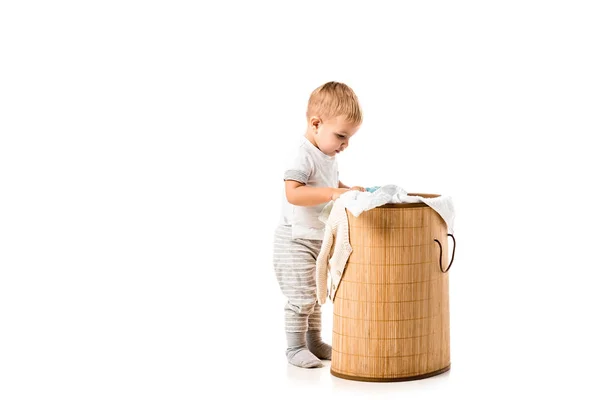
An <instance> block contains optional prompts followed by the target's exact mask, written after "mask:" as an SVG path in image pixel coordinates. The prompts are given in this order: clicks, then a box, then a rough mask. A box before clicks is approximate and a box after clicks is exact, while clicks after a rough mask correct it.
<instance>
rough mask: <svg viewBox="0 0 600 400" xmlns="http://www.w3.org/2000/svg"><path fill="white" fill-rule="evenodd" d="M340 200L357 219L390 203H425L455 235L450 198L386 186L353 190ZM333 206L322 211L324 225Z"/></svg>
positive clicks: (328, 206)
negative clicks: (414, 194) (410, 194)
mask: <svg viewBox="0 0 600 400" xmlns="http://www.w3.org/2000/svg"><path fill="white" fill-rule="evenodd" d="M340 199H341V200H342V201H343V203H344V206H345V207H346V209H347V210H348V211H350V212H351V213H352V215H354V216H355V217H358V216H359V215H360V214H361V213H363V212H364V211H367V210H370V209H373V208H375V207H379V206H381V205H384V204H388V203H425V204H427V205H428V206H429V207H431V208H433V209H434V210H435V211H436V212H437V213H438V214H439V215H440V217H442V219H443V220H444V222H446V226H447V227H448V233H450V234H454V203H453V201H452V197H450V196H445V195H441V196H438V197H433V198H426V197H422V196H409V195H408V192H407V191H406V190H404V189H402V188H401V187H399V186H396V185H385V186H381V187H380V188H379V189H377V190H376V191H374V192H373V193H370V192H359V191H357V190H351V191H349V192H346V193H344V194H343V195H341V196H340ZM332 206H333V202H330V203H329V204H327V205H326V206H325V207H324V208H323V210H322V211H321V214H320V215H319V219H320V220H321V221H322V222H323V223H325V222H326V221H327V218H328V217H329V213H330V212H331V207H332Z"/></svg>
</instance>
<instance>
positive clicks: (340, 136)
mask: <svg viewBox="0 0 600 400" xmlns="http://www.w3.org/2000/svg"><path fill="white" fill-rule="evenodd" d="M336 136H337V137H338V138H340V139H344V137H345V136H343V135H336Z"/></svg>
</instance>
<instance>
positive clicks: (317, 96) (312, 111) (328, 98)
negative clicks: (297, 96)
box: [306, 82, 362, 124]
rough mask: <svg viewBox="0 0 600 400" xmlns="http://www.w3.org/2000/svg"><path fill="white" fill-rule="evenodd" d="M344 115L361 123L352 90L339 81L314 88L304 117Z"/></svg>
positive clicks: (358, 107)
mask: <svg viewBox="0 0 600 400" xmlns="http://www.w3.org/2000/svg"><path fill="white" fill-rule="evenodd" d="M340 115H341V116H344V117H346V119H347V120H348V121H349V122H351V123H354V124H361V123H362V109H361V107H360V104H359V103H358V98H357V97H356V94H355V93H354V91H353V90H352V89H351V88H350V87H349V86H348V85H346V84H344V83H340V82H327V83H325V84H323V85H321V86H319V87H318V88H316V89H315V90H314V91H313V92H312V94H311V95H310V98H309V99H308V109H307V111H306V118H307V119H308V118H310V117H313V116H317V117H320V118H322V119H329V118H335V117H338V116H340Z"/></svg>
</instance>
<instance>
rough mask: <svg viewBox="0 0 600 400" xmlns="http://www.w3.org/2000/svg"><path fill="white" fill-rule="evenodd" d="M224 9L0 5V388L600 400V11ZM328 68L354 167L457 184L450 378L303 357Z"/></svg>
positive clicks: (72, 393)
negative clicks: (300, 301) (291, 305)
mask: <svg viewBox="0 0 600 400" xmlns="http://www.w3.org/2000/svg"><path fill="white" fill-rule="evenodd" d="M206 3H207V2H192V1H189V2H180V1H168V2H167V1H162V2H160V1H145V2H142V1H138V2H134V1H103V2H94V3H91V2H75V1H71V2H65V1H57V2H28V1H19V2H17V1H14V2H13V1H6V2H2V5H0V61H1V62H0V72H1V73H0V134H1V136H0V138H1V139H0V206H1V207H0V398H2V399H6V400H8V399H46V398H60V399H108V398H110V399H134V398H139V399H208V398H238V397H244V398H246V397H249V396H251V397H252V398H255V397H257V396H262V395H268V396H269V397H272V396H273V395H277V396H278V397H281V398H306V397H319V398H332V397H333V398H344V399H346V398H350V397H355V396H356V397H361V396H363V397H364V396H365V395H369V397H374V396H377V397H390V398H400V397H402V396H404V397H406V396H408V395H410V398H436V399H438V398H458V397H459V396H460V397H461V398H463V397H464V396H465V395H469V396H470V395H472V394H475V395H477V397H478V398H496V397H498V398H499V397H502V396H506V395H514V396H516V397H517V398H523V397H525V396H531V395H536V393H537V394H558V395H569V396H573V397H577V398H598V397H597V396H598V395H599V390H598V388H597V386H596V385H592V381H591V380H592V379H593V378H595V377H596V376H597V375H598V372H600V367H599V365H600V361H599V359H600V348H599V345H598V340H599V339H598V336H599V334H600V330H599V329H598V328H597V325H598V322H599V321H598V320H599V311H598V306H599V305H600V297H599V295H598V285H599V283H600V281H599V278H600V274H599V272H598V271H599V268H600V261H599V260H600V254H599V251H598V248H599V244H600V237H599V235H598V232H599V227H600V218H599V212H598V200H599V197H598V194H599V190H598V181H599V179H598V177H597V173H598V171H600V165H599V162H598V154H597V153H598V148H599V146H598V144H597V137H598V134H599V133H600V116H599V111H600V78H599V77H600V74H599V72H598V71H600V54H599V50H600V39H599V38H600V25H599V24H598V21H599V20H600V13H599V7H598V6H597V5H596V4H595V2H592V1H589V2H583V1H539V2H534V1H524V0H521V1H502V2H483V1H470V2H467V1H454V2H449V1H448V2H425V1H420V2H410V3H409V4H407V3H406V2H393V3H392V2H389V3H386V2H378V1H373V2H366V1H362V2H351V1H346V2H335V3H334V2H326V1H323V2H307V1H304V2H297V4H293V5H292V4H291V2H273V3H266V2H259V1H246V2H238V3H232V2H218V5H207V4H206ZM214 3H215V4H216V3H217V2H214ZM288 3H290V4H288ZM330 80H336V81H341V82H345V83H347V84H349V85H350V86H351V87H352V88H353V89H354V90H355V92H356V93H357V95H358V96H359V99H360V101H361V104H362V106H363V110H364V124H363V126H362V128H361V130H360V131H359V132H358V133H357V135H356V136H355V137H354V138H353V139H352V143H351V146H350V148H349V149H348V151H346V152H344V154H343V155H341V156H339V165H340V171H341V172H340V173H341V178H342V181H343V182H345V183H346V184H349V185H363V186H375V185H382V184H386V183H394V184H398V185H400V186H402V187H403V188H405V189H407V190H409V191H413V192H427V193H441V194H447V195H450V196H452V197H453V199H454V202H455V206H456V212H457V214H456V226H455V231H456V235H455V236H456V239H457V249H456V258H455V261H454V265H453V266H452V269H451V271H450V276H451V283H450V285H451V292H450V297H451V298H450V302H451V338H452V344H451V351H452V370H451V371H450V373H448V374H445V375H443V376H440V377H436V378H430V379H426V380H423V381H417V382H408V383H397V384H367V383H359V382H351V381H345V380H341V379H337V378H334V377H332V376H331V375H330V374H329V364H327V366H326V368H322V369H320V370H300V369H298V368H295V367H291V366H289V365H288V364H287V362H286V360H285V355H284V349H285V341H284V334H283V314H282V307H283V302H284V300H283V297H282V295H281V294H280V292H279V288H278V286H277V283H276V280H275V277H274V273H273V271H272V265H271V245H272V233H273V229H274V228H275V225H276V223H277V221H278V218H279V211H280V208H279V207H280V202H281V197H280V196H281V190H282V179H281V177H282V168H283V164H284V163H285V160H286V156H287V153H286V152H285V151H284V149H286V148H288V147H287V146H289V144H290V143H292V142H293V141H294V140H296V139H297V138H299V137H300V136H301V135H302V134H303V132H304V128H305V126H304V113H305V107H306V102H307V100H308V96H309V94H310V92H311V91H312V90H313V89H314V88H316V87H317V86H319V85H321V84H322V83H324V82H327V81H330ZM331 312H332V307H331V303H329V304H328V305H327V306H326V307H325V308H324V310H323V313H324V337H325V338H326V339H330V337H331V333H330V329H331ZM215 390H216V391H215ZM211 392H212V394H209V393H211Z"/></svg>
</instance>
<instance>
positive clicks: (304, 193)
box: [285, 180, 348, 207]
mask: <svg viewBox="0 0 600 400" xmlns="http://www.w3.org/2000/svg"><path fill="white" fill-rule="evenodd" d="M347 191H348V188H330V187H312V186H306V185H304V184H302V183H300V182H296V181H291V180H290V181H285V197H286V198H287V201H288V202H289V203H290V204H293V205H295V206H305V207H308V206H316V205H318V204H322V203H327V202H328V201H331V200H336V199H337V198H338V197H340V196H341V195H342V194H343V193H345V192H347Z"/></svg>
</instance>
